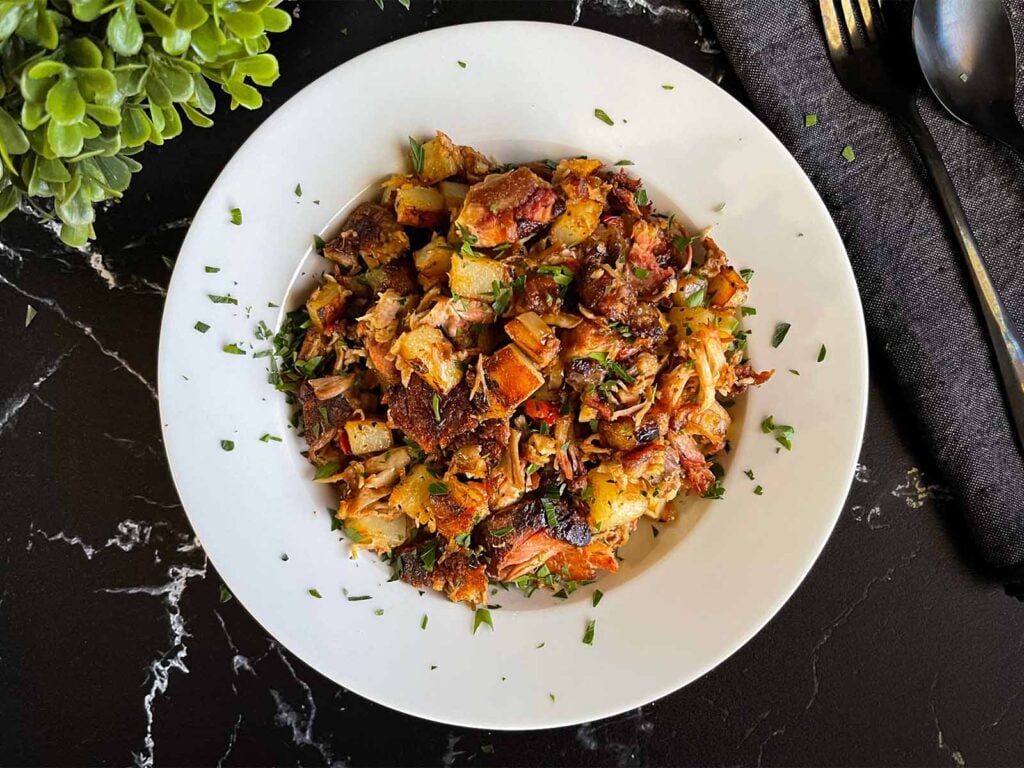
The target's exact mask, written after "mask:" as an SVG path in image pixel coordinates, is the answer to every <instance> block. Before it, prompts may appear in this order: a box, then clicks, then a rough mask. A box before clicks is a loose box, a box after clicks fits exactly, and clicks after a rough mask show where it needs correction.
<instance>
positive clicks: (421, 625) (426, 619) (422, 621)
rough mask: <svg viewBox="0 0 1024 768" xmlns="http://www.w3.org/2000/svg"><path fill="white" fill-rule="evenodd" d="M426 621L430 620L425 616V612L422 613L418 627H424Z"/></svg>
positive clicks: (425, 626)
mask: <svg viewBox="0 0 1024 768" xmlns="http://www.w3.org/2000/svg"><path fill="white" fill-rule="evenodd" d="M428 621H430V617H429V616H427V614H425V613H424V614H423V618H422V619H420V629H426V628H427V622H428Z"/></svg>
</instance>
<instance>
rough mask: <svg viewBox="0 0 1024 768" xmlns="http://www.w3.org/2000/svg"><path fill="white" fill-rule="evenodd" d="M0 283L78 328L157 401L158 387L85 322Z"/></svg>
mask: <svg viewBox="0 0 1024 768" xmlns="http://www.w3.org/2000/svg"><path fill="white" fill-rule="evenodd" d="M0 283H3V284H4V285H6V286H7V287H9V288H11V289H12V290H14V291H16V292H17V293H19V294H21V295H22V296H24V297H25V298H26V299H30V300H31V301H35V302H38V303H39V304H42V305H43V306H45V307H47V308H49V309H51V310H52V311H53V312H55V313H56V314H57V316H58V317H60V319H61V320H63V321H64V322H66V323H68V324H69V325H72V326H74V327H75V328H77V329H78V330H79V331H81V332H82V333H83V334H84V335H85V336H86V338H88V339H89V340H90V341H92V342H93V343H94V344H95V345H96V346H97V347H98V348H99V350H100V352H102V353H103V354H104V355H106V356H107V357H109V358H110V359H112V360H114V361H115V362H117V364H118V366H119V367H120V368H122V369H123V370H125V371H126V372H128V373H130V374H131V375H132V376H134V377H135V378H136V379H138V380H139V381H140V382H141V383H142V385H143V386H144V387H145V388H146V390H147V391H148V392H149V394H150V395H151V396H152V397H153V399H154V400H156V399H157V396H156V387H155V386H153V384H151V383H150V382H149V380H148V379H146V377H145V376H143V375H142V374H141V373H139V372H138V371H137V370H135V369H134V368H133V367H132V366H131V365H130V364H129V363H128V361H127V360H125V359H124V358H123V357H121V355H120V354H119V353H118V352H117V351H116V350H113V349H110V348H109V347H107V346H106V345H105V344H104V343H103V342H102V341H100V340H99V338H98V337H97V336H96V333H95V332H94V331H93V329H92V328H91V327H90V326H88V325H86V324H85V323H83V322H80V321H78V320H75V319H74V318H73V317H71V316H70V315H69V314H68V313H67V312H65V311H64V309H63V307H61V306H60V304H58V303H57V302H56V301H54V300H53V299H50V298H46V297H44V296H37V295H36V294H33V293H29V292H28V291H26V290H25V289H24V288H22V287H20V286H18V285H15V284H14V283H12V282H11V281H10V280H8V279H7V278H6V277H4V276H3V275H0Z"/></svg>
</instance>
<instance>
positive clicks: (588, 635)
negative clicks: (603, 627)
mask: <svg viewBox="0 0 1024 768" xmlns="http://www.w3.org/2000/svg"><path fill="white" fill-rule="evenodd" d="M596 625H597V620H596V619H590V621H588V622H587V628H586V629H585V630H584V632H583V644H584V645H593V644H594V627H595V626H596Z"/></svg>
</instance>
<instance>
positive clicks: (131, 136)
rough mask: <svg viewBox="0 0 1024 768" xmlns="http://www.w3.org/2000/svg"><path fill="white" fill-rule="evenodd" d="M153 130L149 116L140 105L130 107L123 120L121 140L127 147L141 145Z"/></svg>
mask: <svg viewBox="0 0 1024 768" xmlns="http://www.w3.org/2000/svg"><path fill="white" fill-rule="evenodd" d="M152 130H153V126H152V124H151V123H150V122H149V118H147V117H146V113H145V111H143V110H142V109H141V108H140V107H129V108H128V109H127V110H126V111H125V113H124V115H122V120H121V141H122V142H123V143H124V145H125V146H126V147H141V146H142V145H143V144H145V143H146V142H147V141H148V140H149V136H150V133H151V132H152Z"/></svg>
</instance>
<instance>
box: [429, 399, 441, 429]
mask: <svg viewBox="0 0 1024 768" xmlns="http://www.w3.org/2000/svg"><path fill="white" fill-rule="evenodd" d="M430 407H431V408H432V409H433V411H434V421H436V422H437V423H438V424H440V423H441V396H440V395H438V394H437V392H435V393H434V394H433V396H432V397H431V398H430Z"/></svg>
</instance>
